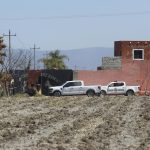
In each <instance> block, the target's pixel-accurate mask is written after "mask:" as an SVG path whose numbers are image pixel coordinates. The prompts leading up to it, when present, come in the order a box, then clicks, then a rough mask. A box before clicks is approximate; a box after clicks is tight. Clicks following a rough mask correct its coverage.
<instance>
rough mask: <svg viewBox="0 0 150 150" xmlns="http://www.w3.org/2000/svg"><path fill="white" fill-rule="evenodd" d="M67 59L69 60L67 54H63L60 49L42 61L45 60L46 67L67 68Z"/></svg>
mask: <svg viewBox="0 0 150 150" xmlns="http://www.w3.org/2000/svg"><path fill="white" fill-rule="evenodd" d="M65 59H67V60H69V59H68V57H67V56H66V55H61V54H60V51H59V50H54V51H51V52H50V53H49V54H48V56H47V58H43V59H41V60H40V61H42V62H43V64H44V67H45V68H46V69H66V68H67V66H66V64H65V62H64V60H65Z"/></svg>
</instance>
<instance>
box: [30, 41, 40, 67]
mask: <svg viewBox="0 0 150 150" xmlns="http://www.w3.org/2000/svg"><path fill="white" fill-rule="evenodd" d="M31 49H33V50H34V70H35V50H36V49H40V47H36V46H35V44H34V47H33V48H31Z"/></svg>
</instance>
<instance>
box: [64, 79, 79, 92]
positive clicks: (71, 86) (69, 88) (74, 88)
mask: <svg viewBox="0 0 150 150" xmlns="http://www.w3.org/2000/svg"><path fill="white" fill-rule="evenodd" d="M63 94H64V95H76V94H81V82H69V83H67V84H66V85H65V86H64V87H63Z"/></svg>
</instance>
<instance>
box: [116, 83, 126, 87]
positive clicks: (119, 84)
mask: <svg viewBox="0 0 150 150" xmlns="http://www.w3.org/2000/svg"><path fill="white" fill-rule="evenodd" d="M123 85H124V84H123V83H115V86H123Z"/></svg>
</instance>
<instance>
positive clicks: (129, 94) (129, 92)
mask: <svg viewBox="0 0 150 150" xmlns="http://www.w3.org/2000/svg"><path fill="white" fill-rule="evenodd" d="M126 95H127V96H133V95H134V92H133V91H132V90H129V91H127V93H126Z"/></svg>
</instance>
